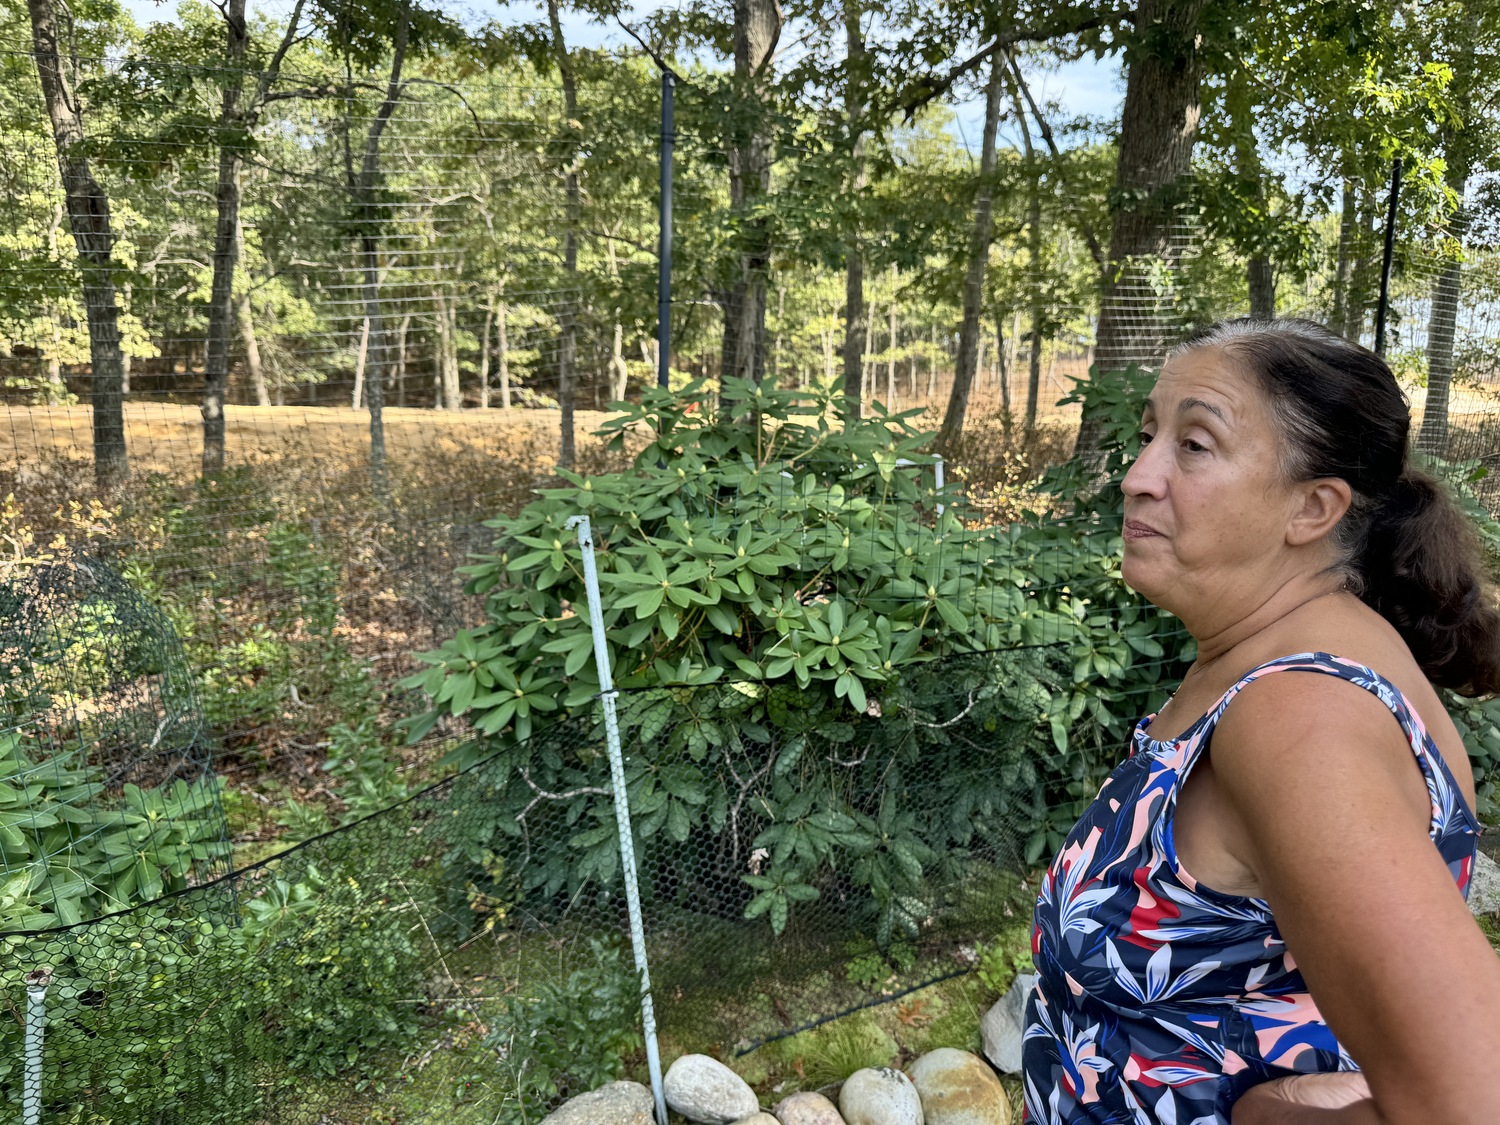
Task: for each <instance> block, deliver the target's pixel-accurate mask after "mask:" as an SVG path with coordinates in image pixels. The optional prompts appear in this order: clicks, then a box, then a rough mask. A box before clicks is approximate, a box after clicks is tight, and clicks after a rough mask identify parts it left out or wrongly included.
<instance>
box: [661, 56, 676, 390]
mask: <svg viewBox="0 0 1500 1125" xmlns="http://www.w3.org/2000/svg"><path fill="white" fill-rule="evenodd" d="M675 85H676V82H675V80H674V79H673V77H672V75H671V73H670V72H669V71H663V72H662V76H661V252H660V253H659V254H658V255H657V275H656V383H657V385H658V386H660V387H665V386H666V385H667V374H668V372H669V371H670V370H671V365H672V145H673V143H674V142H675V141H676V140H677V135H676V133H675V132H674V130H673V121H672V90H673V87H674V86H675Z"/></svg>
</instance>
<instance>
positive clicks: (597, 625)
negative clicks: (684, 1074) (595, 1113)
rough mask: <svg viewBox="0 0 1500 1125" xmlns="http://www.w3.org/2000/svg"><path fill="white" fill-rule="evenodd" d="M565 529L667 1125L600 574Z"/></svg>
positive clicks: (650, 1056)
mask: <svg viewBox="0 0 1500 1125" xmlns="http://www.w3.org/2000/svg"><path fill="white" fill-rule="evenodd" d="M567 526H568V527H570V528H572V527H576V528H578V546H579V547H580V548H582V550H583V584H584V588H585V589H586V590H587V591H588V597H589V623H590V624H591V625H592V626H593V630H594V666H595V667H596V668H597V669H598V671H599V699H600V702H602V703H603V704H604V739H605V744H606V745H607V746H608V748H609V771H610V777H611V780H612V782H613V787H614V791H615V824H616V826H617V827H618V828H619V831H620V869H621V870H622V871H623V872H624V874H625V906H626V910H627V911H628V912H629V915H630V947H631V949H632V951H633V952H634V953H635V967H636V971H637V972H638V973H640V977H641V1030H642V1032H643V1033H644V1035H645V1039H646V1068H647V1070H648V1071H649V1072H650V1074H651V1093H652V1096H653V1097H654V1098H655V1099H656V1121H657V1125H667V1099H666V1094H665V1093H664V1091H663V1089H662V1082H661V1052H660V1050H659V1049H658V1048H657V1045H656V1011H655V1008H654V1007H653V1006H652V1003H651V972H650V970H649V969H648V968H647V965H646V928H645V925H644V923H643V922H642V921H641V888H640V884H639V882H638V880H637V877H636V869H635V838H634V836H633V834H632V833H631V831H630V801H629V799H628V798H627V796H626V793H625V758H624V755H623V754H622V753H621V750H620V720H619V717H618V715H617V714H616V713H615V696H616V694H618V693H617V692H616V691H615V686H614V681H613V679H612V678H611V676H610V672H609V649H608V648H607V647H606V645H605V640H604V605H603V603H602V601H601V600H600V598H599V571H598V568H597V567H596V566H595V565H594V536H593V529H592V528H591V527H590V525H589V518H588V516H573V517H571V518H570V519H569V520H568V524H567Z"/></svg>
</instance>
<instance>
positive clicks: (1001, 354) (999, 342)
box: [995, 312, 1010, 433]
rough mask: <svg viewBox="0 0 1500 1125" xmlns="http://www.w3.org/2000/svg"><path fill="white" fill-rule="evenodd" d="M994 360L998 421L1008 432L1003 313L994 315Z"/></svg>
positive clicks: (1007, 372)
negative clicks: (997, 374) (996, 363)
mask: <svg viewBox="0 0 1500 1125" xmlns="http://www.w3.org/2000/svg"><path fill="white" fill-rule="evenodd" d="M995 358H996V359H997V360H998V361H999V363H1000V421H1001V424H1002V425H1004V427H1005V429H1006V432H1007V433H1008V432H1009V431H1010V372H1009V371H1008V370H1007V369H1006V366H1005V313H1004V312H997V313H995Z"/></svg>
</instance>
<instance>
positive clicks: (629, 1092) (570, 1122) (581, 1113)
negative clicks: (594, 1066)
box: [542, 1082, 656, 1125]
mask: <svg viewBox="0 0 1500 1125" xmlns="http://www.w3.org/2000/svg"><path fill="white" fill-rule="evenodd" d="M542 1125H656V1100H655V1099H654V1098H652V1096H651V1091H650V1090H648V1089H646V1087H644V1086H642V1085H641V1084H640V1083H639V1082H611V1083H610V1084H609V1085H608V1086H600V1087H599V1088H598V1089H597V1090H590V1091H589V1092H588V1093H587V1094H579V1095H578V1096H577V1097H576V1098H569V1099H568V1100H567V1101H565V1102H563V1104H562V1105H560V1106H558V1107H557V1108H556V1109H554V1110H553V1111H552V1112H551V1113H549V1114H548V1115H547V1116H546V1117H544V1118H542Z"/></svg>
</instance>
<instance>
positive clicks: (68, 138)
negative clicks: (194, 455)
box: [26, 0, 130, 488]
mask: <svg viewBox="0 0 1500 1125" xmlns="http://www.w3.org/2000/svg"><path fill="white" fill-rule="evenodd" d="M26 7H27V10H28V11H29V13H30V15H31V36H32V46H33V49H34V51H35V59H36V69H37V77H38V78H39V79H40V81H41V86H42V97H43V98H44V99H45V101H46V103H47V116H48V117H49V118H50V119H51V123H52V141H53V144H54V146H55V147H56V149H57V166H58V171H59V172H60V173H61V175H62V185H63V194H64V197H65V199H66V201H67V209H68V226H69V228H70V229H71V230H72V233H73V244H74V245H75V246H76V247H77V250H78V265H79V269H80V272H81V273H82V274H83V304H84V308H85V309H86V310H87V314H88V324H89V360H90V364H91V382H92V388H91V393H90V396H89V398H90V400H91V403H90V404H91V405H92V407H93V430H94V479H95V481H96V483H97V484H98V485H99V486H100V487H101V488H108V487H110V486H112V485H115V484H117V483H119V482H120V481H121V480H123V479H124V478H125V476H126V474H127V473H128V472H129V471H130V461H129V458H128V456H127V455H126V450H125V412H124V395H123V393H122V391H121V384H122V381H123V378H124V359H123V353H122V351H121V349H120V309H119V305H118V303H117V302H116V298H115V283H114V274H113V269H114V260H113V259H114V232H113V231H112V230H111V229H110V224H109V197H108V196H106V195H105V194H104V189H103V188H101V187H100V186H99V184H98V181H96V180H95V179H94V176H93V173H92V172H91V171H90V170H89V163H88V157H87V154H86V153H87V142H86V137H85V134H84V128H83V110H82V107H81V105H80V103H79V102H78V99H77V96H76V94H75V92H74V90H73V84H72V82H71V81H70V80H69V77H68V75H67V74H66V73H65V72H64V70H63V52H62V50H61V49H60V47H59V44H58V33H57V12H56V9H55V8H54V6H53V0H26Z"/></svg>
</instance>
